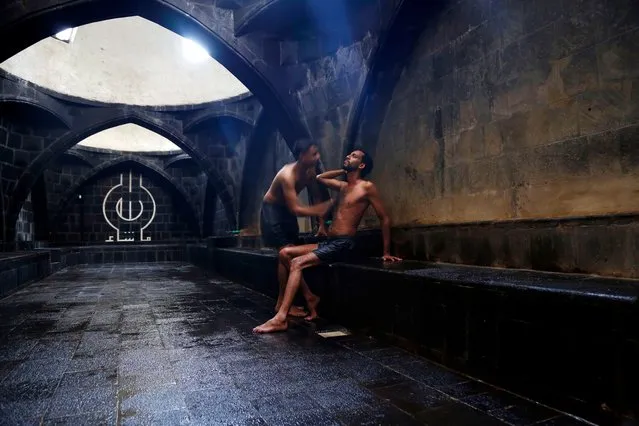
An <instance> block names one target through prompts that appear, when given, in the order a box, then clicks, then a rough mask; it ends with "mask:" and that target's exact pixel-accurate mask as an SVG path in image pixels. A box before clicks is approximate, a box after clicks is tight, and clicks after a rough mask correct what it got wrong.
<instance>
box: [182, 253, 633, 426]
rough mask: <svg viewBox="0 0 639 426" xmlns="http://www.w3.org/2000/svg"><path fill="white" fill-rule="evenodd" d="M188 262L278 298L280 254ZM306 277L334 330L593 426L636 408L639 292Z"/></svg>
mask: <svg viewBox="0 0 639 426" xmlns="http://www.w3.org/2000/svg"><path fill="white" fill-rule="evenodd" d="M187 252H188V253H189V254H188V256H189V260H191V261H192V262H193V263H196V264H198V265H199V266H201V267H203V268H206V269H209V270H212V271H214V272H215V273H219V274H221V275H223V276H225V277H227V278H229V279H232V280H235V281H239V282H242V283H244V284H245V285H247V286H248V287H250V288H252V289H254V290H256V291H258V292H261V293H264V294H267V295H269V296H272V297H274V296H276V295H277V291H278V286H277V276H276V262H277V257H276V252H275V251H274V250H260V249H254V248H248V249H247V248H237V247H235V248H216V247H211V246H209V247H206V248H204V247H203V246H202V245H200V246H189V247H188V248H187ZM304 276H305V278H306V280H307V282H308V283H309V286H310V287H311V288H312V289H313V291H314V292H316V293H317V294H318V295H319V296H320V297H321V298H322V302H321V304H320V315H321V316H323V317H325V318H327V319H329V320H330V321H331V322H336V323H340V324H343V325H345V326H347V327H350V328H353V329H362V330H367V331H368V332H370V333H371V334H375V335H383V336H385V337H387V338H390V339H392V340H393V341H394V342H396V343H399V344H401V345H402V346H404V347H406V348H408V349H411V350H414V351H416V352H419V353H421V354H422V355H425V356H427V357H429V358H431V359H433V360H435V361H437V362H440V363H442V364H444V365H447V366H449V367H452V368H455V369H458V370H461V371H463V372H465V373H467V374H470V375H474V376H476V377H479V378H481V379H483V380H486V381H488V382H491V383H493V384H497V385H500V386H503V387H506V388H510V389H515V390H516V391H517V392H519V393H521V394H523V395H525V396H528V397H531V398H533V399H536V400H540V401H543V402H546V403H548V404H550V405H554V406H557V407H560V408H562V409H564V410H566V411H568V412H571V413H574V414H578V415H580V416H583V417H585V418H588V419H590V420H592V421H594V422H595V423H601V422H602V421H603V420H605V419H604V417H605V416H606V415H608V414H610V413H608V414H606V413H603V412H602V411H601V406H602V404H606V405H607V406H608V407H611V410H612V411H613V412H616V413H617V414H618V413H620V412H623V411H624V410H629V409H633V408H639V407H635V406H636V405H637V401H639V391H638V386H637V384H636V383H639V371H638V369H637V367H636V359H638V358H639V333H638V332H637V330H636V327H635V324H637V320H638V319H639V309H637V308H638V306H637V298H638V294H639V281H633V280H620V279H610V278H600V277H594V276H589V275H568V274H556V273H543V272H535V271H527V270H505V269H496V268H483V267H467V266H459V265H451V264H433V263H427V262H417V261H405V262H402V263H401V264H385V265H384V264H382V263H381V261H378V260H363V261H362V262H360V263H349V264H345V263H337V264H333V265H331V267H326V266H323V267H319V268H309V269H308V270H306V271H305V273H304ZM296 303H297V302H296ZM602 416H603V417H602Z"/></svg>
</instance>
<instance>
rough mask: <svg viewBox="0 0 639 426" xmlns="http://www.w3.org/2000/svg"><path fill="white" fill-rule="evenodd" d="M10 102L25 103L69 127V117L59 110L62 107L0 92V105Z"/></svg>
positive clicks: (66, 127)
mask: <svg viewBox="0 0 639 426" xmlns="http://www.w3.org/2000/svg"><path fill="white" fill-rule="evenodd" d="M10 104H20V105H26V106H28V107H31V108H35V109H38V110H40V111H42V112H44V113H45V114H47V115H48V116H50V117H52V118H53V119H55V120H56V121H57V122H59V123H60V124H62V126H63V127H64V128H65V129H69V128H71V118H69V117H67V116H66V115H65V114H63V113H61V112H60V111H61V110H62V111H64V108H63V107H60V108H59V109H56V108H54V106H53V105H51V104H49V103H46V102H42V100H39V99H33V98H29V97H26V96H19V95H11V94H0V107H2V106H3V105H10Z"/></svg>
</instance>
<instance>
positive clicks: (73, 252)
mask: <svg viewBox="0 0 639 426" xmlns="http://www.w3.org/2000/svg"><path fill="white" fill-rule="evenodd" d="M185 257H186V256H185V244H179V243H171V244H137V245H129V244H115V245H107V244H104V245H94V246H87V245H84V246H79V247H73V246H66V247H47V248H38V249H35V250H31V251H23V252H0V297H4V296H6V295H8V294H10V293H12V292H13V291H15V290H16V289H18V288H19V287H21V286H23V285H25V284H28V283H30V282H33V281H36V280H40V279H43V278H45V277H46V276H48V275H49V274H51V273H53V272H57V271H59V270H61V269H63V268H66V267H67V266H73V265H95V264H103V263H139V262H177V261H184V260H185Z"/></svg>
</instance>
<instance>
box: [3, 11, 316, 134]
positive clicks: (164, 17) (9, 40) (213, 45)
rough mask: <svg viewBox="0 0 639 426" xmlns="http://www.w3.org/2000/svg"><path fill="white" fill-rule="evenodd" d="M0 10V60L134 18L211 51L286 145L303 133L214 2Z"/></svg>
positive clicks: (279, 86) (281, 87) (268, 71)
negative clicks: (59, 36)
mask: <svg viewBox="0 0 639 426" xmlns="http://www.w3.org/2000/svg"><path fill="white" fill-rule="evenodd" d="M12 6H14V5H13V4H12V3H9V4H8V5H5V6H3V7H2V6H0V38H1V39H2V40H4V41H5V42H4V43H2V44H0V62H3V61H4V60H6V59H8V58H10V57H11V56H13V55H15V54H16V53H18V52H20V51H21V50H23V49H25V48H27V47H29V46H31V45H32V44H34V43H36V42H38V41H39V40H42V39H44V38H46V37H48V36H51V35H53V34H55V33H57V32H58V31H61V30H63V29H65V28H69V27H78V26H81V25H85V24H89V23H91V22H96V21H103V20H107V19H115V18H123V17H129V16H140V17H142V18H145V19H148V20H149V21H152V22H155V23H156V24H158V25H161V26H163V27H164V28H166V29H168V30H170V31H173V32H175V33H176V34H180V35H182V36H185V37H189V38H191V39H194V40H196V41H197V42H198V43H200V44H202V45H203V46H205V47H206V48H207V49H208V50H209V51H210V52H213V55H214V56H215V59H216V60H218V61H219V62H220V64H222V65H223V66H224V67H225V68H226V69H228V70H229V71H230V72H231V73H232V74H233V75H234V76H235V77H236V78H237V79H238V80H240V81H241V82H242V83H243V84H244V86H246V87H247V88H248V89H249V90H250V91H251V92H252V93H253V94H254V95H255V96H256V97H257V98H258V99H259V100H260V102H261V103H262V105H264V107H265V108H268V109H269V110H271V111H272V115H273V117H274V119H275V120H276V121H277V123H278V127H279V129H280V131H281V132H282V134H283V135H284V136H285V138H286V139H287V140H288V141H294V140H295V139H296V138H298V137H299V136H303V135H306V134H307V131H306V128H305V126H304V125H303V123H302V121H301V118H300V114H299V109H298V107H297V104H296V102H295V99H294V98H293V96H292V95H291V94H290V93H288V91H287V90H286V87H285V82H284V81H283V80H282V79H281V76H280V75H278V74H277V72H276V71H274V70H273V69H272V68H271V67H270V66H269V65H268V62H267V61H265V60H264V58H262V57H261V56H260V55H259V54H258V53H255V52H256V50H255V49H254V47H253V46H252V45H251V44H250V42H249V41H247V40H245V39H240V38H236V37H235V36H234V33H233V16H232V14H229V13H227V12H226V11H224V10H222V9H218V8H217V7H216V6H215V5H214V4H208V5H207V4H198V3H193V2H190V1H188V0H59V1H40V2H27V3H25V4H22V3H20V6H18V7H12Z"/></svg>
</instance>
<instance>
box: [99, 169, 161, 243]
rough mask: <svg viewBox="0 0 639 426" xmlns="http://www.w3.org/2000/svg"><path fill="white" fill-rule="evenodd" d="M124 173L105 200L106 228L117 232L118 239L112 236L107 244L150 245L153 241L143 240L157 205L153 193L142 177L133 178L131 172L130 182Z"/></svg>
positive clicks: (103, 207) (149, 239) (153, 217)
mask: <svg viewBox="0 0 639 426" xmlns="http://www.w3.org/2000/svg"><path fill="white" fill-rule="evenodd" d="M125 175H126V174H125V173H120V183H119V184H117V185H115V186H113V187H112V188H111V189H109V191H108V192H107V193H106V195H105V196H104V201H103V202H102V213H103V214H104V219H105V220H106V222H107V224H108V225H109V226H110V227H111V228H113V229H114V230H115V235H109V238H107V239H106V240H105V241H106V242H107V243H112V242H133V241H136V237H137V238H138V241H151V237H150V236H147V237H145V236H144V230H145V229H146V228H148V227H149V225H151V223H153V219H155V211H156V204H155V199H154V198H153V195H152V194H151V192H150V191H149V190H148V189H147V188H146V187H145V186H144V185H143V183H142V174H140V175H139V183H138V185H137V186H135V183H134V181H138V176H136V177H135V178H134V176H133V171H131V170H129V174H128V179H126V176H125Z"/></svg>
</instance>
